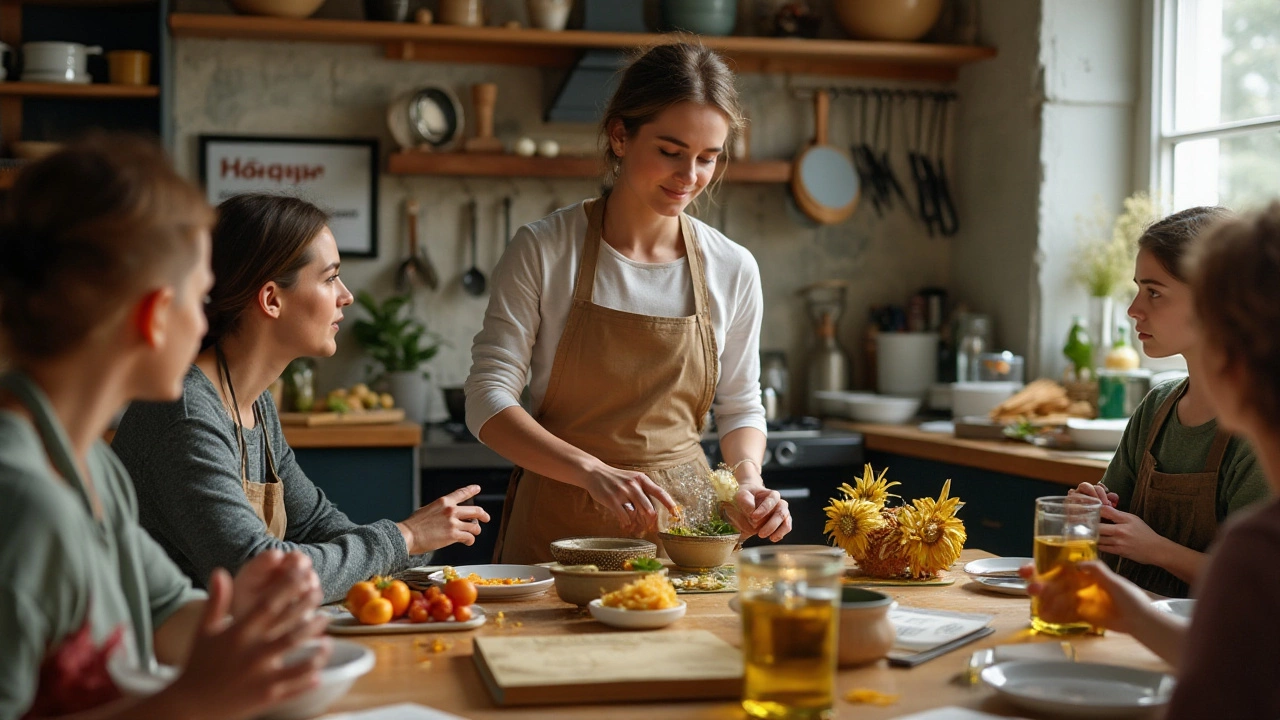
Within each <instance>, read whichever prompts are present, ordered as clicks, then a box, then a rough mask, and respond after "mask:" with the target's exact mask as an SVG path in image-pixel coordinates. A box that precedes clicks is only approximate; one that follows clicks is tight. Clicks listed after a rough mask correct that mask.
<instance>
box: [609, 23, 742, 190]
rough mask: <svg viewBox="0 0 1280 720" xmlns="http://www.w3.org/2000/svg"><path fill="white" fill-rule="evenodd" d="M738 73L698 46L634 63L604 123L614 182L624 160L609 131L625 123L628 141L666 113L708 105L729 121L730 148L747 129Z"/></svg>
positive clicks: (656, 51) (658, 50)
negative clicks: (736, 79)
mask: <svg viewBox="0 0 1280 720" xmlns="http://www.w3.org/2000/svg"><path fill="white" fill-rule="evenodd" d="M733 82H734V77H733V71H732V70H730V69H729V66H728V65H727V64H726V63H725V61H724V58H722V57H720V55H719V53H717V52H716V51H715V50H712V49H710V48H708V47H704V46H703V45H701V44H699V43H685V42H680V43H671V44H668V45H656V46H654V47H651V48H649V49H648V50H645V51H642V54H640V55H639V56H637V57H636V58H635V59H634V60H632V62H631V64H630V65H628V66H627V69H626V70H625V71H624V72H623V73H622V79H621V80H620V81H619V82H618V89H617V90H615V91H614V93H613V97H612V98H611V99H610V100H609V107H608V108H607V109H606V110H605V112H604V118H603V119H602V120H601V122H600V132H601V139H602V140H603V142H604V148H605V150H604V157H605V165H606V166H607V168H608V173H609V180H610V182H612V181H614V180H617V178H618V170H619V166H620V159H619V158H618V156H617V155H616V154H615V153H614V152H613V146H612V145H611V144H610V143H609V128H610V127H612V126H613V123H614V122H616V121H619V120H621V121H622V127H623V129H624V130H625V131H626V133H627V137H632V136H634V135H635V134H636V132H637V131H638V130H639V129H640V127H641V126H643V125H645V124H647V123H650V122H653V120H654V118H656V117H658V115H659V114H661V113H662V111H663V110H666V109H667V108H669V107H671V106H672V105H676V104H678V103H682V102H695V103H700V104H703V105H709V106H711V107H713V108H715V109H717V110H719V111H720V112H722V113H724V115H725V117H726V118H728V120H729V136H728V137H727V138H725V147H726V148H728V147H732V146H733V140H734V138H735V137H737V135H738V133H740V132H742V129H743V127H744V126H745V125H746V120H745V119H744V118H743V114H742V105H741V103H740V102H739V100H738V89H737V88H736V87H735V86H734V84H733Z"/></svg>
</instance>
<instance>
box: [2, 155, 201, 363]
mask: <svg viewBox="0 0 1280 720" xmlns="http://www.w3.org/2000/svg"><path fill="white" fill-rule="evenodd" d="M212 223H213V210H212V208H210V207H209V204H208V203H207V202H206V201H205V199H204V195H203V193H201V192H200V191H199V190H198V189H197V188H195V187H194V186H192V185H191V184H190V183H188V182H187V181H186V180H183V179H182V178H181V177H180V176H179V175H178V174H177V173H176V172H174V170H173V167H172V166H171V165H170V164H169V159H168V158H167V157H166V156H165V154H164V151H163V150H161V149H160V146H159V145H157V144H156V143H155V142H153V141H151V140H147V139H144V138H141V137H137V136H132V135H125V134H122V133H98V134H94V135H90V136H87V137H85V138H84V139H82V140H79V141H76V142H74V143H70V144H68V145H67V146H65V147H64V148H63V149H62V150H59V151H58V152H56V153H54V154H53V155H50V156H48V157H46V158H44V159H42V160H40V161H38V162H35V163H32V164H31V165H28V166H26V167H25V168H23V169H22V171H21V172H19V173H18V177H17V179H16V182H15V183H14V186H13V188H12V190H11V191H10V192H9V196H8V198H7V200H6V202H5V203H4V208H3V210H0V331H3V335H4V341H5V345H6V352H7V353H8V354H9V355H11V356H12V357H14V358H16V359H21V360H26V361H31V360H39V359H44V358H51V357H56V356H58V355H61V354H63V353H65V352H67V351H68V350H70V349H71V348H74V347H75V346H76V345H77V344H79V343H81V342H82V341H83V340H84V339H85V338H86V337H87V336H88V334H89V332H90V331H91V330H92V329H93V328H94V327H97V326H99V325H100V324H102V323H103V322H105V321H108V320H109V318H110V317H111V316H112V315H115V314H117V313H122V312H127V308H128V305H129V303H131V302H132V301H133V300H134V299H135V298H137V297H139V296H140V294H142V293H145V292H147V291H148V290H149V289H154V288H156V287H158V286H163V285H178V284H180V283H181V282H182V280H183V279H184V278H185V277H186V276H187V274H189V273H190V271H191V269H192V267H193V265H194V263H195V262H196V261H197V257H198V247H199V246H198V244H197V242H198V237H199V235H200V234H201V233H202V232H207V231H208V229H209V226H210V225H211V224H212Z"/></svg>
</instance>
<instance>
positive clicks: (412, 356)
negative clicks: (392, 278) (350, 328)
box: [355, 290, 441, 423]
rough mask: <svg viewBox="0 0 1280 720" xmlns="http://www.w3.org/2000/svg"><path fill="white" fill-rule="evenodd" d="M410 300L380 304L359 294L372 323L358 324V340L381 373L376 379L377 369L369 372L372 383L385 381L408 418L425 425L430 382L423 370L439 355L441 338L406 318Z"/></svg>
mask: <svg viewBox="0 0 1280 720" xmlns="http://www.w3.org/2000/svg"><path fill="white" fill-rule="evenodd" d="M410 301H411V298H410V297H409V296H408V295H393V296H391V297H389V298H387V299H386V300H384V301H382V302H381V303H379V302H378V301H376V300H374V299H373V296H372V295H370V294H369V293H368V292H367V291H365V290H361V291H360V292H359V293H357V294H356V304H357V305H359V306H360V308H361V309H362V310H364V311H365V313H367V314H368V316H369V319H367V320H365V319H360V320H356V323H355V336H356V342H358V343H360V347H362V348H364V350H365V352H367V353H369V356H370V357H372V358H373V359H374V361H375V362H376V363H377V365H380V366H381V371H380V372H377V373H376V375H375V370H376V367H377V366H375V365H369V366H368V367H367V368H366V372H367V373H368V374H369V375H370V376H371V380H379V379H382V378H386V380H387V383H388V385H389V386H390V391H391V396H392V397H394V398H395V401H396V404H397V405H399V406H400V407H402V408H404V413H405V416H406V417H407V418H409V419H410V420H412V421H414V422H418V423H421V422H425V421H426V414H427V392H428V389H429V388H428V386H427V380H428V379H429V378H430V377H431V376H430V374H429V373H428V372H427V371H426V370H424V369H423V366H424V365H426V364H427V363H428V362H429V361H430V360H431V358H433V357H435V355H436V353H437V352H439V351H440V345H441V343H440V336H439V335H436V334H435V333H433V332H430V331H428V330H427V328H426V326H424V325H423V324H422V323H420V322H418V321H417V320H416V319H414V318H413V317H411V316H408V315H406V314H405V312H404V311H405V310H406V309H407V308H408V306H409V303H410Z"/></svg>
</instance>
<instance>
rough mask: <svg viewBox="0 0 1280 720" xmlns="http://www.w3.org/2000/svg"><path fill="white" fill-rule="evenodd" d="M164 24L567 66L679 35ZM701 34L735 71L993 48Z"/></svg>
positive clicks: (886, 73) (298, 23) (237, 18)
mask: <svg viewBox="0 0 1280 720" xmlns="http://www.w3.org/2000/svg"><path fill="white" fill-rule="evenodd" d="M169 29H170V31H171V32H172V33H173V35H174V36H175V37H203V38H236V39H248V40H296V41H304V42H337V43H366V44H380V45H383V46H385V48H386V55H387V57H389V58H392V59H398V60H424V61H431V62H463V63H499V64H508V65H526V66H540V67H569V66H570V65H572V64H574V63H575V62H577V60H578V58H579V57H580V56H581V54H582V53H583V52H584V51H586V50H591V49H619V50H625V49H631V48H636V47H644V46H648V45H654V44H658V43H663V42H673V41H675V40H677V39H679V37H680V36H677V35H659V34H653V33H613V32H595V31H586V30H563V31H559V32H556V31H551V30H534V29H523V28H522V29H507V28H498V27H459V26H450V25H420V24H417V23H394V22H374V21H364V20H292V19H287V18H268V17H248V16H242V15H210V14H192V13H174V14H172V15H170V16H169ZM701 40H702V42H703V43H705V44H706V45H707V46H709V47H712V48H714V49H716V50H718V51H720V52H721V53H722V54H724V55H725V56H727V57H728V58H730V59H731V60H733V61H734V63H735V64H736V67H737V69H738V71H739V72H748V73H806V74H815V75H845V76H858V77H877V78H892V79H898V80H930V81H944V82H949V81H952V80H955V79H956V76H957V73H958V71H959V68H960V66H962V65H966V64H969V63H974V62H978V61H981V60H986V59H989V58H992V57H995V55H996V51H995V49H994V48H987V47H977V46H971V45H935V44H929V43H900V42H866V41H860V40H810V39H797V38H765V37H703V38H701Z"/></svg>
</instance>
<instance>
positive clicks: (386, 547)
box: [113, 194, 489, 602]
mask: <svg viewBox="0 0 1280 720" xmlns="http://www.w3.org/2000/svg"><path fill="white" fill-rule="evenodd" d="M339 266H340V258H339V257H338V245H337V241H336V240H334V237H333V233H332V232H330V230H329V227H328V218H327V217H326V215H325V214H324V212H323V211H321V210H320V209H319V208H317V207H316V206H314V205H312V204H311V203H308V202H306V201H304V200H299V199H297V198H291V197H285V196H279V195H269V194H246V195H238V196H236V197H233V198H231V199H229V200H227V201H225V202H223V203H222V204H221V205H220V206H219V207H218V222H217V225H216V226H215V227H214V230H213V274H214V277H215V278H216V281H215V283H214V285H213V289H212V290H210V292H209V301H208V304H207V305H206V306H205V314H206V316H207V317H208V321H209V332H208V333H207V334H206V335H205V336H204V340H203V341H202V343H201V352H200V355H199V356H198V357H197V358H196V361H195V364H194V365H192V366H191V367H190V369H189V370H188V371H187V374H186V378H185V380H184V381H183V388H182V398H181V399H180V400H179V401H178V402H175V403H135V404H133V405H132V406H130V407H129V410H128V411H127V412H126V413H125V416H124V418H123V419H122V420H121V422H120V428H119V430H118V431H117V432H116V437H115V440H114V442H113V447H114V448H115V450H116V452H117V453H119V455H120V459H121V460H122V461H124V464H125V467H127V468H129V472H130V474H131V475H132V476H133V481H134V484H135V485H136V487H137V491H138V501H139V513H140V517H141V520H142V525H143V527H145V528H146V529H147V531H148V532H150V533H151V534H152V535H154V536H155V538H156V540H158V541H159V543H160V545H161V546H162V547H164V548H165V550H166V551H168V553H169V555H170V556H171V557H173V559H174V560H175V561H176V562H177V563H178V566H179V567H181V568H182V569H183V570H184V571H185V572H186V573H187V575H188V576H189V577H191V578H192V579H193V580H194V581H195V582H196V583H198V584H199V583H204V582H205V578H207V577H208V576H209V572H210V571H212V570H213V568H215V567H229V568H237V567H239V566H240V565H241V564H243V563H245V562H247V561H248V560H249V559H250V558H252V557H254V556H256V555H258V554H259V553H262V552H264V551H266V550H271V549H277V550H296V551H299V552H302V553H305V554H306V555H308V556H309V557H310V558H311V562H312V565H313V566H314V567H315V571H316V573H317V574H318V575H319V576H320V584H321V587H322V589H323V591H324V597H325V601H326V602H332V601H334V600H337V599H339V598H342V597H343V596H344V595H345V594H346V592H347V590H348V589H349V588H350V587H351V585H353V584H354V583H356V582H358V581H360V580H364V579H366V578H368V577H370V576H372V575H376V574H390V573H394V572H398V571H400V570H403V569H405V568H407V567H409V566H410V563H411V556H413V555H418V554H421V553H427V552H430V551H432V550H437V549H439V548H442V547H444V546H445V545H448V544H450V543H454V542H463V543H466V544H468V545H470V544H471V543H473V542H475V536H476V534H478V533H479V532H480V525H479V522H478V521H488V519H489V516H488V515H487V514H486V513H485V512H484V511H483V510H482V509H480V508H478V507H475V506H459V503H461V502H463V501H464V500H466V499H467V498H470V497H471V496H473V495H475V494H476V493H477V492H479V488H478V487H475V486H472V487H468V488H463V489H461V490H456V491H454V492H453V493H450V494H449V495H446V496H444V497H443V498H440V499H439V500H437V501H435V502H433V503H431V504H430V505H427V506H425V507H422V508H420V509H418V510H417V511H416V512H414V513H413V515H411V516H410V517H409V518H408V519H407V520H404V521H403V522H399V523H397V522H393V521H391V520H379V521H377V522H375V523H372V524H369V525H357V524H355V523H353V522H351V520H349V519H348V518H347V516H346V515H345V514H343V513H342V512H341V511H340V510H338V508H337V507H335V506H334V505H333V503H331V502H329V500H328V499H327V498H326V497H325V495H324V493H323V492H322V491H321V490H320V489H319V488H317V487H316V486H315V484H314V483H312V482H311V480H310V479H309V478H308V477H307V475H306V473H304V472H303V471H302V468H300V467H299V466H298V462H297V460H296V459H295V458H294V455H293V450H292V449H290V447H289V445H288V444H287V443H286V442H285V439H284V432H283V430H282V429H281V427H280V418H279V416H278V415H277V414H276V406H275V403H274V402H273V401H272V399H271V393H269V392H267V388H268V386H269V385H270V384H271V382H272V381H273V380H275V379H276V378H278V377H280V374H281V373H282V372H284V369H285V366H286V365H288V364H289V363H290V362H292V361H293V360H294V359H296V358H299V357H303V356H330V355H333V354H334V352H336V351H337V347H338V346H337V340H336V336H337V334H338V323H339V322H340V321H341V320H342V309H343V308H344V307H346V306H348V305H350V304H351V300H352V298H351V293H350V292H348V291H347V288H346V286H345V285H343V284H342V280H341V279H340V278H339V277H338V269H339ZM351 481H352V482H359V479H358V478H352V479H351Z"/></svg>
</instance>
